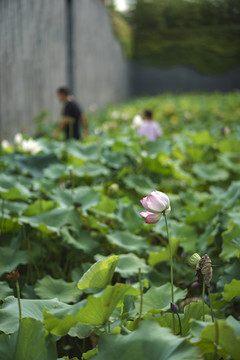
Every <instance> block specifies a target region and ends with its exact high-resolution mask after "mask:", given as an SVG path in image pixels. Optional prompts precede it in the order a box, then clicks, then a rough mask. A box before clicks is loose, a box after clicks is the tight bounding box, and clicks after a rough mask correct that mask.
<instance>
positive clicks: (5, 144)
mask: <svg viewBox="0 0 240 360" xmlns="http://www.w3.org/2000/svg"><path fill="white" fill-rule="evenodd" d="M1 147H2V149H7V148H8V147H10V143H9V142H8V141H7V140H6V139H4V140H3V141H2V142H1Z"/></svg>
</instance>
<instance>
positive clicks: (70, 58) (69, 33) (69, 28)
mask: <svg viewBox="0 0 240 360" xmlns="http://www.w3.org/2000/svg"><path fill="white" fill-rule="evenodd" d="M65 4H66V52H67V54H66V55H67V56H66V58H67V85H68V87H69V88H70V90H71V92H72V94H74V93H75V82H74V49H73V36H74V35H73V32H74V21H73V0H66V2H65Z"/></svg>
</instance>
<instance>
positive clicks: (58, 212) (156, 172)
mask: <svg viewBox="0 0 240 360" xmlns="http://www.w3.org/2000/svg"><path fill="white" fill-rule="evenodd" d="M145 108H150V109H152V110H153V111H154V114H155V119H156V120H158V121H159V122H160V124H161V126H162V129H163V136H162V137H161V138H160V139H159V140H157V141H155V142H147V141H139V139H138V137H137V136H136V129H135V128H134V126H132V119H133V117H134V116H135V115H136V114H140V113H141V111H142V110H143V109H145ZM88 119H89V123H90V129H91V136H89V137H88V138H86V139H85V140H84V141H82V142H77V141H74V140H71V141H68V142H64V141H53V140H51V139H50V138H48V137H39V138H37V139H36V140H35V141H34V140H31V139H30V140H29V139H27V138H25V139H22V137H21V136H17V137H16V138H15V142H14V141H13V140H12V141H10V140H9V143H7V142H2V148H1V150H0V151H1V157H0V169H1V174H0V213H1V219H0V231H1V233H0V276H1V278H0V360H13V359H14V360H23V359H24V360H30V359H38V360H57V359H59V360H60V359H61V360H62V359H66V360H67V359H69V360H70V359H75V360H77V359H79V360H80V359H89V358H92V359H93V360H95V359H96V360H143V359H144V360H146V359H147V360H180V359H214V360H217V359H219V360H220V359H234V360H238V359H239V358H240V181H239V175H240V121H239V120H240V93H239V92H234V93H229V94H218V93H216V94H185V95H172V94H165V95H162V96H157V97H153V98H147V97H146V98H141V99H135V100H132V101H129V102H127V103H124V104H121V105H119V106H113V105H111V106H109V107H108V108H107V109H106V110H104V111H98V112H92V113H89V115H88ZM24 141H25V143H24ZM153 190H158V191H161V192H163V193H165V194H167V196H168V198H169V200H170V204H171V212H170V213H169V214H167V215H166V214H165V213H164V214H163V216H162V217H161V219H160V220H159V221H158V222H157V223H156V224H152V225H151V224H150V225H149V224H146V223H145V221H144V219H143V218H142V217H141V216H140V212H142V211H143V206H142V204H141V203H140V200H141V199H142V198H143V197H145V196H147V195H149V194H150V193H151V192H152V191H153ZM166 219H167V224H168V230H169V237H168V234H167V231H166V222H165V221H164V220H166ZM193 254H195V255H194V256H193V257H192V255H193ZM197 254H198V255H197ZM205 254H207V255H208V259H209V260H208V261H207V262H206V263H204V266H203V267H201V266H200V265H199V264H200V262H199V260H200V259H203V258H204V255H205ZM190 258H191V260H190V262H189V259H190ZM171 259H173V281H174V286H173V288H172V287H171V271H170V270H171ZM195 260H196V261H195ZM199 266H200V267H199ZM196 270H198V277H197V276H196ZM204 271H207V272H208V275H209V274H210V275H211V276H210V282H209V283H208V282H207V280H206V278H205V273H204ZM199 272H200V276H199ZM172 295H173V296H172ZM173 297H174V302H173V301H172V300H173ZM203 300H204V301H203Z"/></svg>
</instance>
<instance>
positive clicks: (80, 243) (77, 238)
mask: <svg viewBox="0 0 240 360" xmlns="http://www.w3.org/2000/svg"><path fill="white" fill-rule="evenodd" d="M60 233H61V235H62V241H63V243H65V244H67V245H69V246H70V247H72V248H74V249H77V250H83V251H85V252H86V253H89V252H91V251H92V250H93V249H95V248H97V247H98V243H97V242H96V241H94V240H93V238H92V237H91V235H90V233H89V232H88V231H86V230H82V229H80V230H79V232H78V234H76V235H71V234H70V231H69V228H68V227H67V226H63V228H62V229H61V231H60Z"/></svg>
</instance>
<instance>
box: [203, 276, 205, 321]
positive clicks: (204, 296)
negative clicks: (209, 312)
mask: <svg viewBox="0 0 240 360" xmlns="http://www.w3.org/2000/svg"><path fill="white" fill-rule="evenodd" d="M204 306H205V281H204V280H203V287H202V312H203V321H205V312H204Z"/></svg>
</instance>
